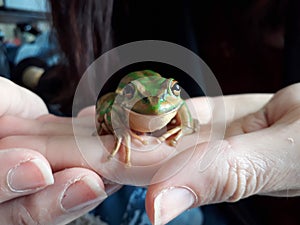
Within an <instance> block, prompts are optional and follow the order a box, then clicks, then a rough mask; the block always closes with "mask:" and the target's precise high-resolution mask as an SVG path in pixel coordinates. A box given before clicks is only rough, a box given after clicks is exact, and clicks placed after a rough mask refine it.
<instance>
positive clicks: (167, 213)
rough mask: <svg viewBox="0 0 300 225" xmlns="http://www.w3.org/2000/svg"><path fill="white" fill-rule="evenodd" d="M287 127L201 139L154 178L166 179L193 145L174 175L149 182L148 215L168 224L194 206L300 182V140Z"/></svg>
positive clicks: (152, 219) (229, 199)
mask: <svg viewBox="0 0 300 225" xmlns="http://www.w3.org/2000/svg"><path fill="white" fill-rule="evenodd" d="M287 133H288V132H282V129H278V127H276V129H275V128H267V129H264V130H260V131H257V132H253V133H248V134H242V135H238V136H234V137H231V138H228V139H226V140H223V141H218V142H211V143H205V144H200V145H198V146H196V148H195V149H187V150H186V151H184V152H182V153H181V154H179V155H177V156H176V157H174V158H172V159H171V160H170V161H168V163H166V165H164V166H163V167H162V168H161V169H160V170H159V171H158V173H157V174H156V175H155V177H154V178H155V179H157V177H158V180H162V178H163V177H164V176H165V177H166V176H167V175H168V174H170V170H172V169H174V165H176V164H178V163H179V162H180V161H181V160H182V159H184V158H186V157H185V156H184V155H185V154H190V153H189V151H194V153H193V156H192V157H191V159H190V160H189V162H187V163H186V165H185V167H184V168H183V169H182V170H181V171H179V172H178V173H177V174H176V175H174V176H173V177H171V178H169V179H167V180H166V179H165V180H164V181H163V182H161V183H157V184H153V185H151V186H149V189H148V193H147V196H146V209H147V213H148V215H149V218H150V220H151V221H152V222H153V223H154V224H155V225H159V224H166V223H167V222H169V221H170V220H172V219H173V218H175V217H176V216H177V215H179V214H181V213H182V212H183V211H185V210H187V209H189V208H192V207H197V206H201V205H206V204H211V203H217V202H232V201H238V200H239V199H241V198H245V197H248V196H250V195H254V194H258V193H260V194H266V193H271V192H275V191H282V190H287V189H297V188H299V186H300V185H299V183H300V177H299V175H298V174H299V170H300V169H299V165H298V162H299V158H300V157H299V153H298V152H297V151H296V149H297V148H299V147H300V146H296V144H295V143H299V141H300V140H294V142H293V143H291V142H290V141H289V139H288V136H287ZM299 139H300V137H299Z"/></svg>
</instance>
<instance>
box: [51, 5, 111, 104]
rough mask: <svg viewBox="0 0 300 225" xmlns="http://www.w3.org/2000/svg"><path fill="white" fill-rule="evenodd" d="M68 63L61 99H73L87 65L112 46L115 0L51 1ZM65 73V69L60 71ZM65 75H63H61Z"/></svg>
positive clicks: (64, 59) (53, 15)
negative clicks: (112, 21)
mask: <svg viewBox="0 0 300 225" xmlns="http://www.w3.org/2000/svg"><path fill="white" fill-rule="evenodd" d="M49 2H50V7H51V12H52V23H53V28H54V32H55V34H56V37H57V39H58V42H59V47H60V50H61V51H62V53H63V63H64V64H65V65H66V68H67V69H66V71H64V72H63V73H64V74H63V75H64V76H65V79H64V80H65V84H64V88H63V90H62V93H61V96H60V97H59V98H60V101H63V102H65V101H68V100H69V101H70V100H72V96H73V94H74V91H75V89H76V85H77V83H78V81H79V79H80V77H81V76H82V74H83V73H84V71H85V70H86V69H87V67H88V66H89V65H90V64H91V63H92V62H93V61H94V60H95V59H96V58H97V57H99V56H100V55H101V54H102V53H103V52H105V51H107V50H108V49H110V48H111V46H112V35H111V32H112V31H111V27H112V25H111V20H112V9H113V0H84V1H82V0H71V1H70V0H59V1H58V0H49ZM60 72H62V71H60ZM59 75H60V76H62V74H59Z"/></svg>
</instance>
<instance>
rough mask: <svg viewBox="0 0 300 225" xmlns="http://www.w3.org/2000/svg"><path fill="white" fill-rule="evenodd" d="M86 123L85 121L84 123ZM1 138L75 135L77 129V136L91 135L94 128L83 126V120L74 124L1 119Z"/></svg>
mask: <svg viewBox="0 0 300 225" xmlns="http://www.w3.org/2000/svg"><path fill="white" fill-rule="evenodd" d="M84 122H85V121H84ZM0 124H1V126H0V138H3V137H7V136H13V135H73V129H74V127H76V134H77V135H91V134H92V133H93V132H94V130H95V126H94V127H92V126H91V127H89V126H87V125H86V123H85V124H84V125H81V124H82V120H81V121H79V120H76V119H74V123H73V124H72V123H70V122H69V121H67V122H66V123H65V122H47V121H40V120H34V119H25V118H20V117H15V116H3V117H0Z"/></svg>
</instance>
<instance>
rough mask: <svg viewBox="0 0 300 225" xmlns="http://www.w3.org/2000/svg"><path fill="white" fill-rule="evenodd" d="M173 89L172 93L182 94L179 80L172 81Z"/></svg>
mask: <svg viewBox="0 0 300 225" xmlns="http://www.w3.org/2000/svg"><path fill="white" fill-rule="evenodd" d="M171 91H172V94H173V95H175V96H179V95H180V91H181V88H180V86H179V84H178V82H177V81H174V82H173V83H172V87H171Z"/></svg>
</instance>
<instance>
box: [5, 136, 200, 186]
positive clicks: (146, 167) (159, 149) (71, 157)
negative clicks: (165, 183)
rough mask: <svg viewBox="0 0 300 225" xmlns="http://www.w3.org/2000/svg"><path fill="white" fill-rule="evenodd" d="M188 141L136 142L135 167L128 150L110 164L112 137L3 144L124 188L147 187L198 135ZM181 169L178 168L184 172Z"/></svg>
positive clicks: (33, 139) (13, 140) (31, 138)
mask: <svg viewBox="0 0 300 225" xmlns="http://www.w3.org/2000/svg"><path fill="white" fill-rule="evenodd" d="M194 135H195V136H193V135H189V136H187V137H184V138H183V140H182V142H179V143H178V149H176V148H174V147H172V146H169V145H168V144H166V143H158V142H157V139H156V138H151V137H150V138H149V137H148V138H149V145H146V146H144V145H143V144H141V143H135V142H138V141H137V140H135V141H133V142H132V146H131V147H132V157H131V162H132V166H131V167H130V168H126V166H125V163H124V162H125V160H124V159H125V149H124V146H122V147H121V149H120V150H119V152H118V154H117V155H116V156H115V157H114V158H113V159H111V160H109V159H108V158H109V156H110V153H111V152H112V149H113V148H114V142H115V140H114V138H113V136H112V135H106V136H101V137H98V136H76V137H74V136H50V137H49V136H11V137H6V138H3V139H1V140H0V149H6V148H11V147H26V148H30V149H33V150H36V151H38V152H40V153H41V154H42V155H44V156H45V157H46V158H47V160H48V161H49V163H50V165H51V167H52V169H53V170H54V171H58V170H61V169H64V168H69V167H74V166H82V167H86V168H90V169H93V170H95V171H97V172H98V173H99V174H101V175H103V176H104V177H106V178H107V179H109V180H112V181H114V182H116V183H120V184H137V185H147V184H149V182H150V181H151V180H152V176H153V175H154V174H155V172H156V170H157V168H158V167H160V166H161V165H162V164H163V163H164V162H165V161H167V160H168V159H170V158H172V157H173V156H174V155H176V154H178V153H179V152H180V151H181V150H184V149H186V148H187V147H190V146H192V145H194V143H195V139H196V138H197V134H194ZM180 166H181V165H177V167H178V168H180Z"/></svg>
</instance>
